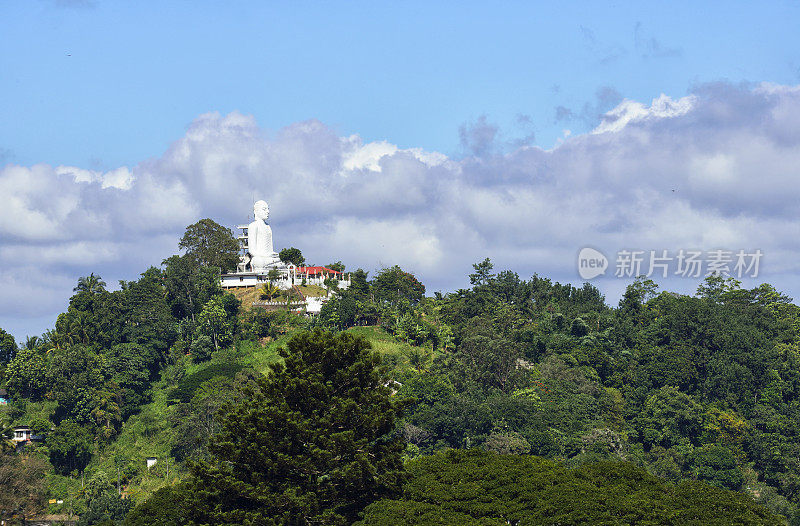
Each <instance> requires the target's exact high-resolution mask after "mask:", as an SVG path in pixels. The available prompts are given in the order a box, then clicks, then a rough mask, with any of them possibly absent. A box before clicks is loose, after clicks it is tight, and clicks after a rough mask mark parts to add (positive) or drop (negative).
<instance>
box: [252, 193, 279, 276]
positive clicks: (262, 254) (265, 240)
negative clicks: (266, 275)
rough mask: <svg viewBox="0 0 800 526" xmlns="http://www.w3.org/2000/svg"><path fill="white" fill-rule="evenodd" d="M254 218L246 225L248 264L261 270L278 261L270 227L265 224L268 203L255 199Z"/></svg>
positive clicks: (267, 217) (254, 268) (267, 214)
mask: <svg viewBox="0 0 800 526" xmlns="http://www.w3.org/2000/svg"><path fill="white" fill-rule="evenodd" d="M253 215H255V218H256V220H255V221H253V222H252V223H250V224H249V225H248V226H247V250H248V252H250V258H251V259H250V266H251V268H252V269H253V270H262V269H264V268H266V267H268V266H271V265H273V264H275V263H277V262H279V261H280V258H279V257H278V254H277V253H276V252H275V250H274V249H273V246H272V228H271V227H270V226H269V225H268V224H267V222H266V221H267V219H269V205H268V204H267V203H266V202H265V201H261V200H259V201H256V202H255V204H254V205H253Z"/></svg>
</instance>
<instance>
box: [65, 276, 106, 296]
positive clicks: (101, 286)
mask: <svg viewBox="0 0 800 526" xmlns="http://www.w3.org/2000/svg"><path fill="white" fill-rule="evenodd" d="M105 290H106V282H105V281H103V280H102V278H101V277H100V276H95V275H94V272H92V273H91V274H89V275H88V276H83V277H80V278H78V285H77V286H76V287H75V288H74V289H72V292H79V293H80V292H88V293H89V294H100V293H101V292H105Z"/></svg>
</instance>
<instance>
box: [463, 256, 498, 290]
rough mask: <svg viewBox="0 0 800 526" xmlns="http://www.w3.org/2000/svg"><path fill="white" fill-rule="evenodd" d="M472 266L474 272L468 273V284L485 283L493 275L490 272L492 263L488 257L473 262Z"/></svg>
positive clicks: (492, 266)
mask: <svg viewBox="0 0 800 526" xmlns="http://www.w3.org/2000/svg"><path fill="white" fill-rule="evenodd" d="M472 268H474V269H475V273H474V274H470V275H469V284H470V285H473V286H477V285H486V284H487V283H489V282H490V281H491V280H492V278H493V277H494V274H492V269H493V268H494V265H492V262H491V260H489V258H486V259H484V260H483V261H481V262H480V263H474V264H473V265H472Z"/></svg>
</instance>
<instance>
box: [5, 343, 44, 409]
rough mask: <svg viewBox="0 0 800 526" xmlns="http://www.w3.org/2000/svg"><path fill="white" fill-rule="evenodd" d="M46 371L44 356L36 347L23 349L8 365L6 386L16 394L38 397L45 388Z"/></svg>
mask: <svg viewBox="0 0 800 526" xmlns="http://www.w3.org/2000/svg"><path fill="white" fill-rule="evenodd" d="M46 372H47V364H46V363H45V360H44V357H43V356H42V355H41V354H40V353H39V352H38V351H36V350H34V349H23V350H21V351H19V352H18V353H17V354H16V356H15V357H14V359H13V360H11V363H9V364H8V367H6V371H5V379H6V387H7V388H8V390H9V392H11V393H12V394H13V395H14V396H23V397H27V398H34V399H36V398H38V397H39V396H41V395H42V394H43V392H44V390H45V385H46V379H45V375H46Z"/></svg>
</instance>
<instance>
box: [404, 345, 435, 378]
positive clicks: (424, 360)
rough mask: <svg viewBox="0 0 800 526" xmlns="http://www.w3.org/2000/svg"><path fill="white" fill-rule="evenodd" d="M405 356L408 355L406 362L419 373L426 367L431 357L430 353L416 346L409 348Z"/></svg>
mask: <svg viewBox="0 0 800 526" xmlns="http://www.w3.org/2000/svg"><path fill="white" fill-rule="evenodd" d="M406 356H408V364H409V365H411V367H413V368H414V369H416V370H417V372H418V373H421V372H422V371H423V370H425V369H426V368H427V366H428V362H429V361H430V359H431V355H430V354H428V353H427V352H425V351H423V350H422V349H419V348H418V347H412V348H411V349H409V350H408V352H407V353H406Z"/></svg>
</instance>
